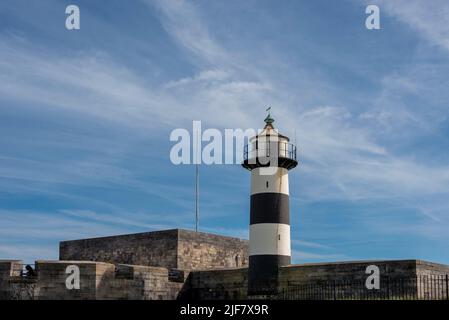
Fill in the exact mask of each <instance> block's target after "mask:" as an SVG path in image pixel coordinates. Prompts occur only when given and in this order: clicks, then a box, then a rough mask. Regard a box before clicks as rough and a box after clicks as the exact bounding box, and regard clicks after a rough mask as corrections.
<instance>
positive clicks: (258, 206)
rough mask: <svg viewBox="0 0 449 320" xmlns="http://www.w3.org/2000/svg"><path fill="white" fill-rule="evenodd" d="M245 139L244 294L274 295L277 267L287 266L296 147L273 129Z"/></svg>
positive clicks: (268, 122) (267, 125)
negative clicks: (248, 180) (247, 212)
mask: <svg viewBox="0 0 449 320" xmlns="http://www.w3.org/2000/svg"><path fill="white" fill-rule="evenodd" d="M264 121H265V127H264V128H263V130H262V131H261V132H260V133H259V134H258V135H256V136H254V137H252V138H250V139H249V141H248V144H247V145H246V146H245V149H244V157H243V163H242V166H243V167H244V168H245V169H248V170H250V171H251V202H250V225H249V268H248V295H269V294H274V293H276V288H277V284H278V273H279V272H278V271H279V267H281V266H285V265H288V264H290V263H291V246H290V242H291V241H290V209H289V186H288V171H289V170H291V169H293V168H295V167H296V166H297V165H298V161H297V159H296V146H295V145H293V144H291V143H290V139H289V138H288V137H286V136H284V135H282V134H280V133H279V132H278V131H277V130H276V129H275V128H274V126H273V122H274V119H273V118H271V116H270V114H268V116H267V117H266V118H265V120H264Z"/></svg>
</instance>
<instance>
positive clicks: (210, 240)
mask: <svg viewBox="0 0 449 320" xmlns="http://www.w3.org/2000/svg"><path fill="white" fill-rule="evenodd" d="M247 265H248V241H247V240H242V239H238V238H232V237H223V236H219V235H215V234H210V233H203V232H198V233H197V232H193V231H187V230H179V234H178V265H177V268H179V269H191V270H198V269H216V268H233V267H242V266H247Z"/></svg>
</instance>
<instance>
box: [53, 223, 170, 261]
mask: <svg viewBox="0 0 449 320" xmlns="http://www.w3.org/2000/svg"><path fill="white" fill-rule="evenodd" d="M177 239H178V230H176V229H174V230H167V231H156V232H145V233H137V234H127V235H121V236H112V237H102V238H92V239H82V240H73V241H62V242H60V244H59V259H60V260H79V261H97V262H108V263H121V264H132V265H144V266H154V267H166V268H176V267H177V245H178V243H177Z"/></svg>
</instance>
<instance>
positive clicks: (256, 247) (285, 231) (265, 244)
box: [249, 223, 291, 256]
mask: <svg viewBox="0 0 449 320" xmlns="http://www.w3.org/2000/svg"><path fill="white" fill-rule="evenodd" d="M262 254H271V255H281V256H291V248H290V226H289V225H288V224H283V223H257V224H252V225H250V226H249V255H250V256H253V255H262Z"/></svg>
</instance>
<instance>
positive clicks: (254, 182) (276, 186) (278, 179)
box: [251, 168, 289, 195]
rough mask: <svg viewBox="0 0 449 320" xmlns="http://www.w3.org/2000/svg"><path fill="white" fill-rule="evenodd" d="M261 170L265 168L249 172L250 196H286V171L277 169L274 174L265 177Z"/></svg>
mask: <svg viewBox="0 0 449 320" xmlns="http://www.w3.org/2000/svg"><path fill="white" fill-rule="evenodd" d="M263 169H266V168H255V169H253V170H252V171H251V194H257V193H267V192H271V193H284V194H286V195H288V194H289V193H288V170H287V169H284V168H277V170H276V171H275V173H274V174H272V175H267V174H261V170H263ZM270 169H274V168H270ZM262 173H263V172H262Z"/></svg>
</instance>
